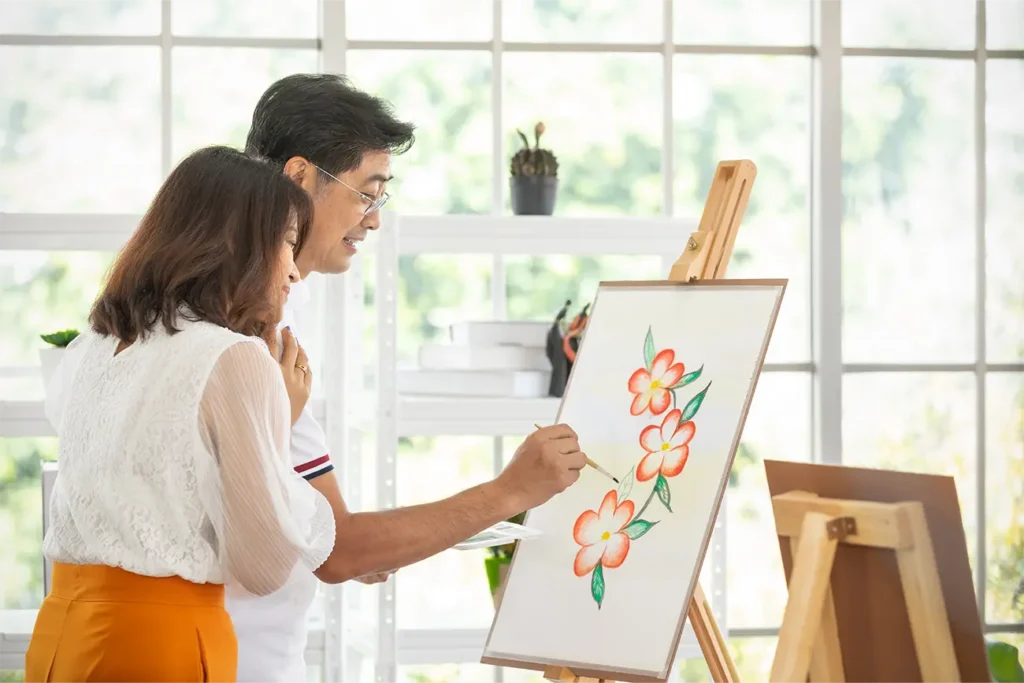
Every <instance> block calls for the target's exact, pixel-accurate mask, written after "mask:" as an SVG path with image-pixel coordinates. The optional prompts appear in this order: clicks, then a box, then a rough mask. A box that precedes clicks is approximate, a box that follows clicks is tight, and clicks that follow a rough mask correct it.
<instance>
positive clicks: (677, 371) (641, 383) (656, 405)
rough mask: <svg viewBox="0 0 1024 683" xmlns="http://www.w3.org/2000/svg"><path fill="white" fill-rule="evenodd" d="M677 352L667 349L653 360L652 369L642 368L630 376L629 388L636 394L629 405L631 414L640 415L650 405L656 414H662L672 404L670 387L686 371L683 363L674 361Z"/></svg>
mask: <svg viewBox="0 0 1024 683" xmlns="http://www.w3.org/2000/svg"><path fill="white" fill-rule="evenodd" d="M675 359H676V353H675V351H673V350H672V349H665V350H664V351H662V352H661V353H659V354H658V355H657V356H655V357H654V360H653V361H652V362H651V369H650V371H648V370H647V369H646V368H640V369H638V370H637V371H636V372H634V373H633V376H632V377H630V378H629V390H630V392H632V393H633V394H634V396H633V404H632V405H631V406H630V407H629V412H630V414H631V415H640V414H641V413H643V412H644V411H645V410H647V408H648V406H650V408H651V412H652V413H654V414H655V415H661V414H662V413H663V412H665V411H666V410H667V409H668V407H669V406H670V405H671V404H672V394H671V392H670V391H669V389H671V388H672V386H673V385H675V383H676V382H678V381H679V379H680V378H681V377H682V376H683V373H684V372H686V368H685V367H684V366H683V364H682V363H675V364H673V362H674V361H675Z"/></svg>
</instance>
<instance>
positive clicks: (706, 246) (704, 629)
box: [544, 159, 757, 683]
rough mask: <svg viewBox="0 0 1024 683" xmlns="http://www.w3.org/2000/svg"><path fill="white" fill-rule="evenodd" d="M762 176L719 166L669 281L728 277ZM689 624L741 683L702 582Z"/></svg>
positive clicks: (730, 164)
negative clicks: (757, 179) (752, 193)
mask: <svg viewBox="0 0 1024 683" xmlns="http://www.w3.org/2000/svg"><path fill="white" fill-rule="evenodd" d="M756 175H757V167H756V166H754V162H752V161H750V160H747V159H743V160H739V161H721V162H719V164H718V167H717V168H716V169H715V177H714V179H713V180H712V181H711V187H710V189H709V190H708V198H707V201H706V202H705V203H704V213H703V214H702V215H701V218H700V224H699V225H698V226H697V231H696V232H694V233H692V234H691V235H690V237H689V239H688V240H687V241H686V248H685V249H684V250H683V253H682V255H681V256H680V257H679V258H678V259H677V260H676V262H675V263H674V264H673V265H672V269H671V271H670V272H669V276H668V279H669V280H674V281H676V282H690V281H691V280H710V279H720V278H724V277H725V271H726V268H728V266H729V259H730V258H731V257H732V248H733V245H734V244H735V243H736V232H737V231H738V230H739V226H740V221H742V220H743V214H744V212H745V211H746V209H747V202H748V201H749V199H750V189H751V187H752V186H753V184H754V178H755V176H756ZM686 618H687V619H688V620H689V622H690V627H691V628H692V629H693V633H694V636H696V638H697V642H698V643H699V644H700V649H701V652H702V653H703V654H704V660H705V661H706V662H707V665H708V669H709V670H710V671H711V678H712V680H714V681H715V683H738V681H739V675H738V674H737V673H736V665H735V664H734V663H733V661H732V657H731V656H730V655H729V649H728V648H727V647H726V644H725V638H724V637H723V636H722V632H721V630H719V628H718V622H717V621H715V616H714V614H713V613H712V611H711V604H710V603H709V602H708V599H707V596H705V595H704V591H703V590H702V589H701V587H700V582H698V583H697V585H696V587H695V588H694V591H693V597H692V598H691V599H690V606H689V608H688V609H687V612H686ZM544 678H546V679H547V680H549V681H559V682H560V683H611V682H610V681H608V680H607V679H599V678H590V677H586V676H577V675H576V674H574V673H573V672H572V671H571V670H570V669H567V668H565V667H562V666H552V667H548V668H547V669H545V670H544Z"/></svg>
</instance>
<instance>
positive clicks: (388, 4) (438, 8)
mask: <svg viewBox="0 0 1024 683" xmlns="http://www.w3.org/2000/svg"><path fill="white" fill-rule="evenodd" d="M492 25H493V21H492V18H491V3H489V2H480V0H431V1H430V2H429V3H427V2H409V1H408V0H347V2H346V3H345V37H346V38H348V39H349V40H428V41H462V40H467V41H475V40H490V39H491V36H492V33H493V31H492V30H491V29H492Z"/></svg>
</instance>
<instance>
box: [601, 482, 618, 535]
mask: <svg viewBox="0 0 1024 683" xmlns="http://www.w3.org/2000/svg"><path fill="white" fill-rule="evenodd" d="M618 502H619V494H618V492H616V491H615V489H612V490H611V491H609V492H608V493H606V494H604V500H602V501H601V509H600V510H598V511H597V516H598V517H600V518H601V522H602V526H603V527H604V530H605V531H607V529H608V526H609V524H608V523H609V522H610V521H611V519H612V517H613V516H614V515H615V506H616V504H617V503H618Z"/></svg>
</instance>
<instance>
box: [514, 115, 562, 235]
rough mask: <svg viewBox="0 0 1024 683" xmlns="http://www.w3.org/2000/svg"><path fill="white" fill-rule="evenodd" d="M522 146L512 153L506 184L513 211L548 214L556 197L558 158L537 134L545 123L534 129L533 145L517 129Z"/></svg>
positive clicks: (539, 134)
mask: <svg viewBox="0 0 1024 683" xmlns="http://www.w3.org/2000/svg"><path fill="white" fill-rule="evenodd" d="M516 133H518V134H519V139H520V140H522V141H523V147H522V148H521V149H520V150H518V151H517V152H516V153H515V154H514V155H513V156H512V164H511V168H510V170H511V173H512V177H511V178H509V185H510V187H511V190H512V213H514V214H516V215H517V216H550V215H551V214H552V213H554V211H555V199H556V198H557V196H558V159H557V158H556V157H555V154H554V152H552V151H551V150H550V149H541V146H540V136H541V135H543V134H544V124H543V123H538V124H537V125H536V126H534V128H533V139H534V144H533V146H532V147H531V146H530V141H529V140H528V139H527V137H526V136H525V135H524V134H523V132H522V131H521V130H519V129H518V128H517V129H516Z"/></svg>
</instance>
